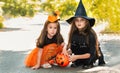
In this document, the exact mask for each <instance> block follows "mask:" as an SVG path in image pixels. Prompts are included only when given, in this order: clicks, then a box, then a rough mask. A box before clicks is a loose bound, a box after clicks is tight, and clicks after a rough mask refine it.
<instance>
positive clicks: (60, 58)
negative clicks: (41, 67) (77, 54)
mask: <svg viewBox="0 0 120 73" xmlns="http://www.w3.org/2000/svg"><path fill="white" fill-rule="evenodd" d="M56 63H57V64H58V65H59V66H61V67H66V66H68V64H69V57H68V56H66V55H64V54H57V56H56Z"/></svg>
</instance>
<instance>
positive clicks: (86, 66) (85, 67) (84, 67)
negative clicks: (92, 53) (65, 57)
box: [82, 65, 93, 69]
mask: <svg viewBox="0 0 120 73" xmlns="http://www.w3.org/2000/svg"><path fill="white" fill-rule="evenodd" d="M92 67H93V65H83V67H82V68H83V69H89V68H92Z"/></svg>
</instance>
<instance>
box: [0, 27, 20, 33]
mask: <svg viewBox="0 0 120 73" xmlns="http://www.w3.org/2000/svg"><path fill="white" fill-rule="evenodd" d="M17 30H21V28H8V27H7V28H1V29H0V32H7V31H17Z"/></svg>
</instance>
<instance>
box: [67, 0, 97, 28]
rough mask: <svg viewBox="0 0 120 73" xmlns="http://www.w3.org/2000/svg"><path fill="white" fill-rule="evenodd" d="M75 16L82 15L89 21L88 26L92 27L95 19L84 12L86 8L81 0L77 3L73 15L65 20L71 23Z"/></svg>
mask: <svg viewBox="0 0 120 73" xmlns="http://www.w3.org/2000/svg"><path fill="white" fill-rule="evenodd" d="M76 17H82V18H85V19H87V20H88V21H89V22H90V26H91V27H92V26H93V25H94V24H95V19H94V18H91V17H88V16H87V14H86V10H85V8H84V6H83V3H82V0H80V2H79V5H78V7H77V10H76V12H75V15H74V16H73V17H71V18H69V19H68V20H66V21H67V22H68V23H69V24H71V22H72V21H73V19H74V18H76Z"/></svg>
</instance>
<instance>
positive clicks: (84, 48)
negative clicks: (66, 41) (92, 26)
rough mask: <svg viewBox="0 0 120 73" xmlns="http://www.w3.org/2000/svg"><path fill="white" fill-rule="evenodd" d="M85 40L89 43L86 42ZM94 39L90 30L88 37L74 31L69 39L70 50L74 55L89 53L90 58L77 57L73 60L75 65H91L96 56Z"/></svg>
mask: <svg viewBox="0 0 120 73" xmlns="http://www.w3.org/2000/svg"><path fill="white" fill-rule="evenodd" d="M87 40H88V42H89V44H88V43H87ZM95 45H96V40H95V37H94V35H93V34H92V33H91V32H90V33H89V38H87V37H86V36H85V35H83V34H79V32H78V31H75V32H74V33H73V35H72V39H71V46H70V47H71V50H72V53H73V54H75V55H82V54H85V53H90V58H88V59H78V60H76V61H75V62H73V63H74V64H75V65H77V66H80V65H92V64H93V62H94V61H95V58H96V48H95Z"/></svg>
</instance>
